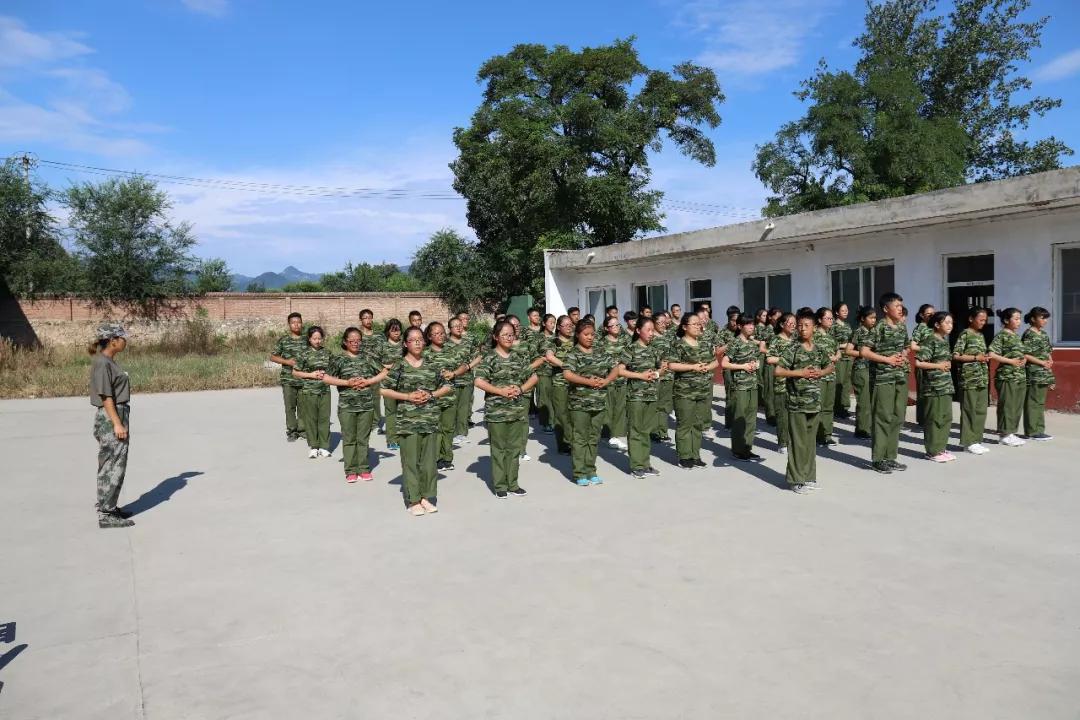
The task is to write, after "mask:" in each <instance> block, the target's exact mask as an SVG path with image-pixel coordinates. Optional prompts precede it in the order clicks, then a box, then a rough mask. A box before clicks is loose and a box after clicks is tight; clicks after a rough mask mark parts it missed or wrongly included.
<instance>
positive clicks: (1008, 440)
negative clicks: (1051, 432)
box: [1001, 435, 1027, 447]
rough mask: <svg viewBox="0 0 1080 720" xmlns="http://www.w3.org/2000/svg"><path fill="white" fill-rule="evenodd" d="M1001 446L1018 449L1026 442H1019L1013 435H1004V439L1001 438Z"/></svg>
mask: <svg viewBox="0 0 1080 720" xmlns="http://www.w3.org/2000/svg"><path fill="white" fill-rule="evenodd" d="M1001 444H1002V445H1006V446H1008V447H1020V446H1021V445H1026V444H1027V442H1026V441H1024V440H1021V439H1020V438H1018V437H1016V436H1015V435H1006V436H1005V437H1003V438H1001Z"/></svg>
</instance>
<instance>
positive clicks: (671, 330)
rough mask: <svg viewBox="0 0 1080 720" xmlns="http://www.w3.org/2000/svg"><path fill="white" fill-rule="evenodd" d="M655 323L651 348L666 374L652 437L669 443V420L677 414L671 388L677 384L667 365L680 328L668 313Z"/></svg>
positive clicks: (662, 375) (658, 389)
mask: <svg viewBox="0 0 1080 720" xmlns="http://www.w3.org/2000/svg"><path fill="white" fill-rule="evenodd" d="M654 323H655V324H654V330H653V339H652V341H651V342H650V343H649V346H650V347H652V348H653V349H654V350H655V351H656V352H657V354H658V355H659V356H660V359H661V360H662V361H663V363H664V366H665V372H662V373H660V380H659V382H657V387H656V423H655V425H654V427H653V430H652V432H651V433H650V435H651V439H652V441H653V442H658V443H667V442H670V437H669V435H668V420H669V419H670V417H671V414H672V413H673V412H675V400H674V399H673V398H672V396H671V388H672V386H673V385H674V384H675V375H674V374H673V373H671V372H670V371H667V370H666V365H667V358H668V357H669V356H670V355H671V348H672V346H673V343H674V341H675V340H677V339H678V338H677V337H676V336H675V333H676V331H677V330H678V326H677V325H673V324H672V321H671V316H670V315H668V314H667V313H660V315H659V316H657V318H656V320H655V321H654Z"/></svg>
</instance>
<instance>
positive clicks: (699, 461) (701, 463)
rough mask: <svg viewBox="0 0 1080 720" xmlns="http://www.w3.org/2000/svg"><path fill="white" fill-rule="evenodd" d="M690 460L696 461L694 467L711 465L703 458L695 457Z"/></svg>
mask: <svg viewBox="0 0 1080 720" xmlns="http://www.w3.org/2000/svg"><path fill="white" fill-rule="evenodd" d="M690 462H692V463H694V467H709V466H708V464H706V463H705V462H704V461H702V460H701V459H694V460H691V461H690Z"/></svg>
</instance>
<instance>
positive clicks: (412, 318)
mask: <svg viewBox="0 0 1080 720" xmlns="http://www.w3.org/2000/svg"><path fill="white" fill-rule="evenodd" d="M409 327H414V328H419V329H420V330H423V329H424V316H423V315H421V314H420V311H419V310H413V311H411V312H410V313H409Z"/></svg>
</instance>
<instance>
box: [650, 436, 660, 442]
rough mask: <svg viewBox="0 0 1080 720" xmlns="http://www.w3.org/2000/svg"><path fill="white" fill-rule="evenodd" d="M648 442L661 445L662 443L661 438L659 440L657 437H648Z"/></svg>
mask: <svg viewBox="0 0 1080 720" xmlns="http://www.w3.org/2000/svg"><path fill="white" fill-rule="evenodd" d="M649 441H650V442H654V443H662V442H664V440H663V438H661V437H660V436H659V435H650V436H649Z"/></svg>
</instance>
